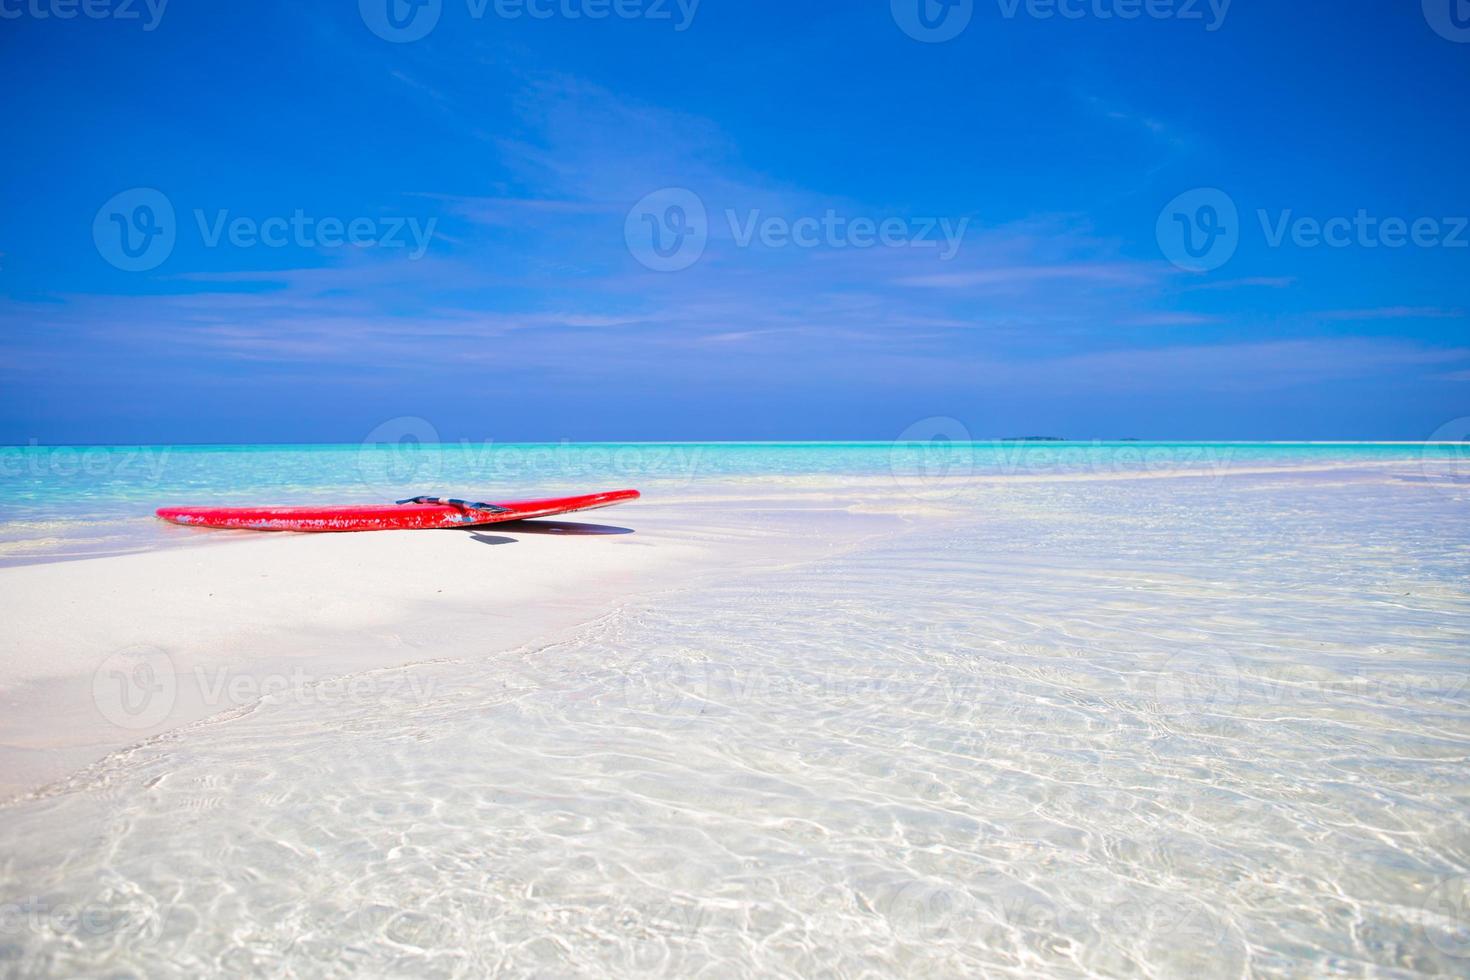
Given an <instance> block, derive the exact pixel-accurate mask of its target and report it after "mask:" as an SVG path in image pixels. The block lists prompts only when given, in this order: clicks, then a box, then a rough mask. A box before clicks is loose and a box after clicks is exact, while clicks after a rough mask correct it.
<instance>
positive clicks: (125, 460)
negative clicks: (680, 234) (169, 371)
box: [0, 424, 1466, 522]
mask: <svg viewBox="0 0 1470 980" xmlns="http://www.w3.org/2000/svg"><path fill="white" fill-rule="evenodd" d="M403 428H404V430H405V431H411V428H412V427H411V426H405V427H403ZM945 428H946V426H945V425H943V424H936V425H934V426H930V427H927V428H926V429H925V430H924V432H923V433H922V438H913V439H905V440H901V441H897V442H748V443H732V442H675V443H645V442H630V443H570V442H561V443H491V442H483V443H479V442H477V443H423V442H418V441H414V440H412V439H397V438H393V437H392V436H391V435H390V437H389V438H388V439H386V440H383V441H369V442H365V443H362V444H340V445H241V446H235V445H204V446H4V447H0V521H6V522H13V521H47V520H51V519H55V518H66V517H72V518H102V519H106V518H115V517H128V516H139V515H146V514H148V513H150V512H151V510H152V508H154V507H157V506H161V505H162V504H164V503H205V502H209V503H219V504H244V503H254V504H262V503H291V502H298V501H299V502H315V501H320V500H324V499H341V500H344V501H377V500H382V499H384V498H385V497H390V496H393V495H396V494H408V493H433V492H445V493H448V492H453V493H465V494H485V495H490V496H494V495H496V494H516V493H526V492H541V491H547V492H554V491H559V490H563V489H589V488H598V489H600V488H604V487H611V485H613V484H618V485H623V484H627V485H635V486H636V485H644V486H648V487H651V488H654V489H659V488H666V489H679V488H684V487H689V486H692V485H696V484H699V483H709V482H716V483H719V482H725V481H730V480H741V479H748V478H761V477H801V476H816V477H823V476H826V477H893V478H895V479H897V480H898V481H900V482H901V483H903V484H905V485H908V484H912V483H913V482H914V481H919V482H920V484H922V482H923V481H925V480H930V479H934V480H941V479H944V478H954V477H965V476H976V477H1004V476H1020V477H1039V478H1048V477H1067V476H1093V477H1097V476H1108V475H1119V476H1126V475H1130V474H1142V475H1171V474H1187V473H1191V472H1200V473H1205V474H1211V475H1221V474H1224V473H1227V472H1230V471H1232V470H1243V469H1250V468H1257V467H1301V466H1341V465H1352V464H1365V465H1378V464H1384V463H1407V464H1411V465H1412V464H1418V463H1428V464H1431V465H1433V464H1440V463H1452V464H1453V463H1459V462H1461V461H1463V459H1464V455H1465V453H1466V444H1464V443H1335V442H1334V443H1328V442H1311V443H1276V442H1271V443H1266V442H1064V441H1012V440H1005V441H1002V440H993V441H985V442H975V441H966V440H957V439H950V438H948V437H947V436H946V434H945Z"/></svg>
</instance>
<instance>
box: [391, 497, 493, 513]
mask: <svg viewBox="0 0 1470 980" xmlns="http://www.w3.org/2000/svg"><path fill="white" fill-rule="evenodd" d="M394 503H397V504H448V505H449V506H451V507H461V508H463V509H465V510H484V511H489V512H490V513H492V514H509V513H510V508H509V507H502V506H500V505H499V504H485V503H476V502H475V501H472V500H456V499H454V498H450V499H447V500H446V499H444V498H442V497H409V498H408V499H407V500H395V501H394Z"/></svg>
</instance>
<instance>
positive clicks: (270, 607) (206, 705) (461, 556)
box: [0, 494, 874, 798]
mask: <svg viewBox="0 0 1470 980" xmlns="http://www.w3.org/2000/svg"><path fill="white" fill-rule="evenodd" d="M849 504H850V501H844V502H837V501H831V502H829V503H828V504H827V505H826V506H823V505H822V502H821V501H820V500H812V499H809V498H808V499H803V498H802V497H801V496H800V495H799V494H791V495H789V496H784V497H783V496H781V495H776V496H774V497H767V498H766V499H764V500H760V499H746V500H743V501H740V500H729V501H725V502H721V501H720V500H719V499H718V498H716V499H715V500H714V501H706V502H704V503H696V502H693V501H687V502H686V503H685V505H684V506H682V507H671V506H670V505H667V504H665V505H659V504H657V503H652V504H650V503H647V502H640V503H635V504H632V505H624V506H622V507H619V508H609V509H605V510H599V511H592V512H587V513H583V514H572V515H567V517H566V518H565V519H562V520H543V521H537V522H524V523H513V524H509V525H504V526H487V527H484V528H479V529H475V530H472V531H445V532H420V533H413V532H402V533H380V534H317V535H309V534H308V535H302V534H251V533H248V532H238V533H237V532H225V533H220V532H212V531H208V530H196V531H188V530H185V536H187V537H189V538H193V539H196V540H195V541H192V542H189V543H188V545H187V546H183V547H180V546H177V545H178V543H179V542H178V534H177V532H178V531H179V530H181V529H175V528H164V529H162V530H163V532H164V534H165V536H166V537H167V539H168V540H169V542H170V544H172V545H175V546H173V547H168V548H166V549H164V550H157V551H145V552H142V553H136V554H124V555H115V556H108V557H101V558H93V559H83V560H76V561H62V562H55V563H45V564H30V565H23V566H18V567H10V568H0V597H3V598H0V606H3V609H0V616H3V618H4V619H5V620H6V622H7V628H6V630H5V641H4V643H5V646H4V652H3V657H0V692H3V696H4V698H5V704H6V711H5V712H4V716H3V720H0V798H4V797H11V796H14V795H17V794H22V793H25V792H29V791H32V790H35V789H38V788H40V787H41V786H43V785H45V784H48V783H50V782H52V781H55V780H57V779H60V778H62V777H64V776H66V775H68V774H70V773H72V772H75V771H76V770H78V769H81V768H83V767H84V766H85V765H87V764H89V763H91V762H95V761H96V760H97V759H99V758H101V757H102V756H103V755H106V754H107V753H109V752H112V751H115V750H118V749H121V748H124V747H125V746H128V745H131V744H133V743H136V742H139V741H142V740H144V739H147V738H149V737H151V736H154V735H157V734H159V733H160V732H165V731H169V730H172V729H177V728H179V727H181V726H185V725H188V724H190V723H192V722H196V721H199V720H200V719H203V718H206V717H209V716H212V715H217V714H221V713H225V712H229V711H233V710H238V709H241V708H247V707H249V706H250V705H252V704H253V703H255V702H256V701H258V700H260V699H261V698H262V697H270V696H274V697H285V698H297V699H301V698H307V699H309V698H311V697H313V696H314V695H313V694H312V693H311V692H312V690H313V689H314V688H315V687H317V686H319V685H321V684H323V683H324V682H330V681H331V680H332V679H334V678H342V677H345V676H347V675H359V674H364V673H366V672H370V671H373V670H375V669H379V668H385V667H397V666H401V665H404V664H411V663H419V662H423V661H429V660H436V659H442V658H448V657H474V656H476V655H477V654H478V655H488V654H493V653H497V652H501V651H505V650H510V649H514V648H516V647H519V646H522V645H526V644H530V643H532V642H533V641H539V642H543V643H544V642H549V641H550V640H552V639H553V638H555V637H556V636H558V635H559V634H561V633H563V632H565V631H566V630H567V629H569V628H571V627H574V626H577V625H580V624H582V623H585V622H587V621H590V620H592V619H595V618H596V617H597V616H599V615H601V614H603V613H605V612H607V611H608V610H609V609H611V608H613V607H614V606H616V605H618V604H623V603H627V602H628V601H630V600H632V599H633V598H635V597H638V596H644V595H651V594H655V593H658V592H660V591H664V590H668V589H672V588H675V587H677V586H687V585H689V584H691V583H692V582H693V581H695V580H696V579H697V578H698V577H699V576H701V575H704V574H708V573H710V572H713V571H717V570H719V569H721V568H726V569H729V568H734V567H743V566H745V565H748V564H751V563H756V564H758V563H761V562H781V561H789V560H795V559H798V558H802V557H806V558H810V557H814V556H817V555H820V554H823V553H825V552H827V551H829V550H830V549H832V548H833V547H841V546H843V545H844V544H847V543H850V542H851V541H852V540H853V539H854V538H855V537H856V536H857V535H858V533H860V532H861V531H863V530H867V531H871V530H872V528H873V525H874V521H873V519H872V518H871V517H870V518H869V519H867V520H866V521H865V520H863V519H862V518H860V517H856V516H853V515H848V517H847V520H846V521H845V522H844V523H843V525H841V526H836V527H833V526H831V525H832V524H833V521H834V517H835V515H837V514H839V513H842V512H843V508H845V507H847V506H849ZM695 515H697V519H695ZM625 522H626V523H625ZM627 525H632V527H630V526H627ZM824 525H827V526H828V527H827V530H826V531H825V532H824V531H823V526H824ZM634 528H636V532H635V530H634ZM360 683H368V682H360Z"/></svg>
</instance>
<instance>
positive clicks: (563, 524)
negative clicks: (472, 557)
mask: <svg viewBox="0 0 1470 980" xmlns="http://www.w3.org/2000/svg"><path fill="white" fill-rule="evenodd" d="M495 530H496V531H503V532H506V533H508V534H563V535H567V536H569V537H570V536H580V535H603V534H632V533H634V532H633V529H632V528H631V527H618V526H617V525H615V524H584V523H581V522H579V521H536V520H531V521H505V522H503V523H500V524H496V525H495ZM461 533H464V534H468V535H469V536H470V537H472V538H474V539H475V540H476V541H479V542H480V543H482V544H514V543H515V540H516V539H515V538H513V537H511V538H508V537H505V536H504V535H503V534H490V533H487V531H486V529H485V528H482V527H467V528H464V529H463V530H462V532H461Z"/></svg>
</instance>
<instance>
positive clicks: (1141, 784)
mask: <svg viewBox="0 0 1470 980" xmlns="http://www.w3.org/2000/svg"><path fill="white" fill-rule="evenodd" d="M1418 477H1419V474H1418V471H1417V467H1407V468H1406V469H1405V470H1404V471H1403V472H1397V473H1382V474H1378V473H1366V474H1365V473H1344V474H1329V475H1326V476H1323V475H1320V474H1318V475H1311V476H1308V475H1303V474H1292V473H1277V474H1266V475H1242V476H1236V477H1232V478H1230V479H1229V480H1227V481H1224V482H1222V481H1219V480H1213V479H1194V478H1184V479H1170V480H1132V481H1124V480H1106V481H1099V480H1078V481H1049V482H1048V481H1043V482H1026V481H1002V482H999V483H990V484H981V485H969V486H949V485H944V486H942V487H941V485H940V484H935V485H933V486H932V487H930V489H931V490H935V491H936V492H937V491H938V490H939V489H942V490H943V497H944V507H945V508H946V510H945V512H944V516H942V517H939V516H935V517H931V518H928V519H925V520H923V521H919V522H915V523H914V524H913V525H912V526H911V527H909V528H908V529H907V530H904V531H902V532H900V533H895V534H893V535H891V536H888V537H886V538H884V539H882V540H879V541H870V542H868V543H866V544H864V545H862V546H861V547H857V548H856V549H855V550H851V551H848V552H846V553H844V554H841V555H838V556H835V557H828V558H825V559H823V560H821V561H819V562H816V563H811V564H804V565H796V566H790V567H783V568H767V569H764V570H760V571H753V572H746V573H743V574H739V575H732V576H731V577H729V578H727V579H725V580H723V581H721V582H719V583H718V584H709V585H704V586H700V587H698V588H690V589H687V590H683V591H679V592H675V593H671V594H667V595H664V596H661V597H657V598H655V599H651V600H649V601H647V602H643V603H640V604H636V605H631V606H629V607H626V608H623V609H621V610H619V611H618V612H616V613H614V614H612V615H611V616H608V617H606V618H604V619H602V620H600V621H598V622H596V623H593V624H590V625H589V626H588V627H586V628H585V629H584V630H582V631H581V632H579V633H578V634H577V635H576V636H574V637H572V638H570V639H568V640H566V641H565V642H560V643H557V644H555V645H552V646H548V647H544V648H538V649H528V650H521V651H515V652H512V653H508V654H497V655H487V656H485V657H483V658H473V659H467V660H457V661H450V662H438V663H430V664H423V665H419V666H415V667H410V668H405V669H403V670H399V671H390V672H383V673H379V674H376V675H373V678H374V679H373V680H372V682H371V683H364V684H362V685H359V686H358V687H357V688H356V689H354V690H353V691H336V692H334V693H326V694H323V695H322V696H320V697H311V698H302V697H300V696H299V695H297V696H291V697H286V696H283V697H279V698H273V699H268V700H266V701H264V702H262V703H260V704H258V705H256V706H254V707H253V709H251V710H249V711H248V712H245V713H243V714H240V715H239V716H235V717H230V718H228V719H219V720H215V721H212V722H209V723H206V724H203V725H200V726H197V727H194V728H192V729H190V730H187V731H184V732H180V733H176V734H174V735H172V736H168V737H164V738H162V739H159V740H156V741H154V742H151V743H148V744H145V745H142V746H138V747H136V748H134V749H133V750H131V751H129V752H127V753H124V754H122V755H119V756H115V757H113V758H111V759H109V760H107V761H106V762H104V763H103V764H101V765H99V766H97V767H95V768H94V769H92V770H91V771H89V772H87V773H85V774H83V775H82V776H80V777H78V778H77V779H76V780H74V781H73V782H72V783H71V784H69V785H68V786H66V787H63V788H61V789H60V790H59V791H58V792H56V793H54V794H52V795H48V796H46V797H44V798H41V799H35V800H30V801H26V802H22V803H18V804H13V805H11V806H9V807H8V808H6V810H5V812H4V813H3V815H0V819H3V826H4V828H5V829H4V833H3V837H0V901H3V902H8V903H10V905H9V906H7V908H9V909H10V910H11V913H10V914H9V916H8V917H7V918H6V919H5V920H4V922H3V925H4V928H5V930H6V931H5V933H4V934H3V935H0V969H5V970H8V971H9V972H11V973H13V974H15V975H36V974H41V973H45V974H51V975H74V974H101V973H107V974H109V975H113V974H123V975H126V974H135V975H139V976H172V975H179V976H183V975H196V974H198V973H201V972H212V971H220V970H228V971H230V972H240V973H261V974H269V975H281V974H297V975H344V976H345V975H356V974H362V973H367V974H372V975H401V976H441V975H442V976H456V975H457V976H480V975H484V974H486V973H487V972H490V971H497V970H498V971H504V972H506V973H508V974H510V975H518V976H530V975H551V976H564V975H587V976H604V975H608V974H610V973H611V974H614V975H621V974H626V973H632V972H651V973H654V974H661V975H677V976H687V975H711V976H732V975H751V976H755V975H761V976H767V975H786V976H798V975H799V976H812V975H831V976H860V975H883V974H905V975H916V976H917V975H953V976H961V975H976V974H978V973H990V974H1000V973H1009V974H1013V975H1026V976H1033V975H1037V974H1047V975H1087V974H1095V975H1096V974H1100V975H1151V976H1181V975H1190V974H1194V975H1204V976H1239V975H1242V974H1244V973H1249V974H1279V975H1287V974H1291V975H1303V974H1321V973H1327V972H1336V973H1341V974H1345V975H1362V974H1368V973H1375V972H1378V973H1385V974H1390V975H1395V974H1397V975H1409V974H1413V973H1418V972H1426V973H1442V974H1457V975H1470V915H1467V913H1466V904H1465V900H1466V898H1467V895H1470V890H1467V881H1470V879H1467V878H1466V877H1464V876H1465V875H1466V874H1467V872H1470V826H1467V816H1466V815H1467V813H1470V768H1467V765H1466V763H1467V757H1470V691H1467V686H1470V685H1467V676H1470V674H1467V669H1470V588H1467V579H1466V571H1467V570H1470V535H1467V532H1466V528H1467V526H1470V524H1467V522H1466V520H1465V517H1466V511H1467V508H1470V492H1467V490H1466V488H1465V487H1464V486H1463V485H1461V484H1458V483H1455V482H1453V481H1448V482H1440V483H1435V484H1431V483H1429V482H1426V481H1423V480H1421V479H1419V478H1418Z"/></svg>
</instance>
